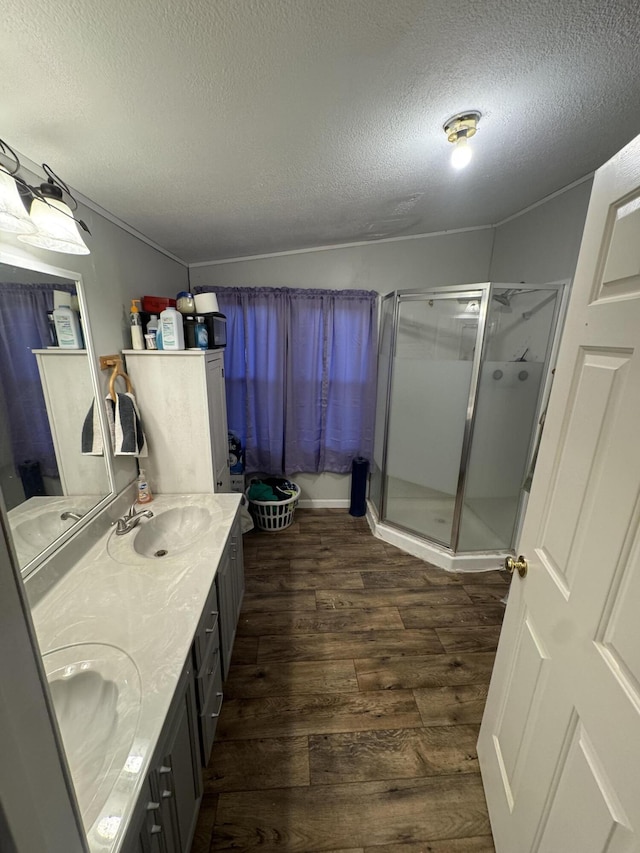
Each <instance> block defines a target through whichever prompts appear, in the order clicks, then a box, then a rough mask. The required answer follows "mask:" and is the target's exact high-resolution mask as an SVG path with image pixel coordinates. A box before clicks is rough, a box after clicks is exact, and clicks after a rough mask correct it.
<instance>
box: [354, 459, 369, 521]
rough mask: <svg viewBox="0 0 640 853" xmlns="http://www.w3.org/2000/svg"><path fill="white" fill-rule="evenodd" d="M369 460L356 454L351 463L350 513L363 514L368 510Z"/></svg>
mask: <svg viewBox="0 0 640 853" xmlns="http://www.w3.org/2000/svg"><path fill="white" fill-rule="evenodd" d="M368 474H369V460H368V459H365V458H364V457H363V456H356V458H355V459H354V460H353V462H352V464H351V506H350V507H349V515H353V516H356V517H358V516H362V515H366V512H367V476H368Z"/></svg>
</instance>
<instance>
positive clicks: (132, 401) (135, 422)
mask: <svg viewBox="0 0 640 853" xmlns="http://www.w3.org/2000/svg"><path fill="white" fill-rule="evenodd" d="M111 404H112V406H113V407H114V411H113V421H114V424H115V436H114V445H113V452H114V454H115V455H116V456H147V455H148V453H147V439H146V437H145V434H144V430H143V428H142V420H141V419H140V412H139V411H138V404H137V403H136V398H135V397H134V396H133V394H116V402H115V404H114V402H113V400H112V401H111Z"/></svg>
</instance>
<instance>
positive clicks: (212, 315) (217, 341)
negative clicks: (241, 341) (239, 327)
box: [194, 311, 227, 349]
mask: <svg viewBox="0 0 640 853" xmlns="http://www.w3.org/2000/svg"><path fill="white" fill-rule="evenodd" d="M202 316H203V317H204V322H205V323H206V325H207V332H209V349H219V348H220V347H226V345H227V318H226V317H225V316H224V314H220V312H219V311H209V312H208V313H206V314H203V315H202ZM194 346H195V344H194Z"/></svg>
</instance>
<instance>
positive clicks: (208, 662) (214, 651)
mask: <svg viewBox="0 0 640 853" xmlns="http://www.w3.org/2000/svg"><path fill="white" fill-rule="evenodd" d="M219 669H220V637H219V636H218V637H217V639H216V641H215V642H214V643H212V645H211V647H210V648H209V649H208V651H207V655H206V657H205V659H204V661H203V662H202V667H201V668H200V671H199V672H198V674H197V675H196V693H197V696H198V710H199V711H202V710H203V708H204V706H205V704H206V702H207V699H208V697H209V693H210V692H211V690H212V685H213V684H214V682H215V679H216V677H217V671H218V670H219Z"/></svg>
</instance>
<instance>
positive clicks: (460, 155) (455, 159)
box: [444, 110, 481, 169]
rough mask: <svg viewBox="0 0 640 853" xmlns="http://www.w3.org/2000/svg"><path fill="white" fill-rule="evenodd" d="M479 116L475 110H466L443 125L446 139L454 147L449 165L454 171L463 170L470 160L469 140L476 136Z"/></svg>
mask: <svg viewBox="0 0 640 853" xmlns="http://www.w3.org/2000/svg"><path fill="white" fill-rule="evenodd" d="M480 115H481V114H480V113H479V112H478V111H477V110H467V111H466V112H464V113H458V114H457V115H454V116H452V117H451V118H450V119H449V120H448V121H446V122H445V123H444V132H445V133H446V134H447V139H448V140H449V142H451V143H453V145H454V149H453V151H452V152H451V165H452V166H453V167H454V168H455V169H462V168H464V167H465V166H466V165H467V164H468V163H469V161H470V160H471V153H472V152H471V148H470V147H469V140H470V139H471V137H472V136H475V135H476V131H477V129H478V122H479V121H480Z"/></svg>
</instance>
